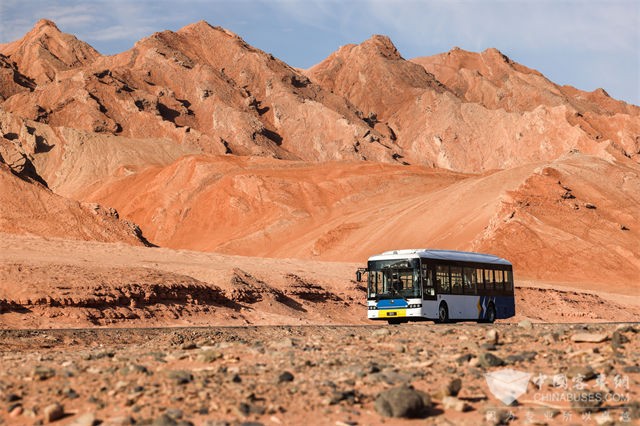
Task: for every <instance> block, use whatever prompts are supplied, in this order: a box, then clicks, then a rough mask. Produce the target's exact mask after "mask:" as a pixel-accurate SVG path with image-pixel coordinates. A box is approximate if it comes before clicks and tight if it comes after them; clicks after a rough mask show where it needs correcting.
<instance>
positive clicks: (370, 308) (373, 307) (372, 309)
mask: <svg viewBox="0 0 640 426" xmlns="http://www.w3.org/2000/svg"><path fill="white" fill-rule="evenodd" d="M376 309H378V307H377V306H369V310H370V311H375V310H376Z"/></svg>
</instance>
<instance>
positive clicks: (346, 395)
mask: <svg viewBox="0 0 640 426" xmlns="http://www.w3.org/2000/svg"><path fill="white" fill-rule="evenodd" d="M355 399H356V392H355V391H354V390H348V391H334V392H333V394H332V395H331V398H329V401H328V404H329V405H336V404H338V403H340V402H342V401H351V402H353V401H355Z"/></svg>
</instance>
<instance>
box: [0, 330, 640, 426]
mask: <svg viewBox="0 0 640 426" xmlns="http://www.w3.org/2000/svg"><path fill="white" fill-rule="evenodd" d="M637 327H638V326H637V325H635V326H633V325H620V326H616V325H611V324H601V325H594V324H592V325H588V326H587V325H551V324H534V325H532V324H530V323H526V322H523V323H521V324H520V325H493V326H491V325H487V326H477V325H437V326H434V325H430V324H415V325H405V326H384V327H376V326H368V327H367V326H365V327H362V326H361V327H357V326H346V327H337V326H303V327H298V326H296V327H291V326H269V327H240V328H238V327H231V328H229V327H226V328H224V327H223V328H180V329H146V330H141V329H121V330H97V329H93V330H66V331H55V330H50V331H0V338H1V341H2V346H0V359H1V360H2V367H3V368H2V369H0V398H1V400H2V401H3V402H2V404H1V405H2V410H0V423H2V422H6V423H7V424H41V423H42V422H43V421H45V422H56V421H58V422H59V423H61V424H70V425H93V424H96V423H98V422H102V423H100V424H102V425H105V426H106V425H130V424H136V425H139V424H152V425H185V426H186V425H193V424H198V425H200V424H202V425H236V424H237V425H246V426H248V425H280V424H285V425H297V424H302V423H306V424H317V425H378V424H394V425H395V424H398V425H404V424H406V425H414V424H435V425H477V424H490V425H496V424H511V425H531V424H537V425H557V424H566V425H577V424H594V425H596V424H599V425H603V424H608V425H613V424H617V425H627V424H629V425H630V424H638V422H640V403H639V400H638V398H639V397H640V395H639V390H640V386H639V385H640V346H639V343H640V339H638V338H637V333H638V331H639V330H638V328H637ZM505 369H511V370H515V371H516V372H519V373H512V374H524V375H525V376H524V382H523V383H524V388H523V389H522V392H521V394H520V393H518V394H517V401H518V402H517V403H515V404H512V405H509V406H507V405H505V404H504V403H503V402H502V400H501V399H499V398H497V397H496V395H498V396H500V397H504V395H505V394H504V393H499V392H492V389H494V390H495V388H494V387H493V384H492V385H491V387H490V385H489V382H488V381H487V379H486V376H485V374H486V373H494V374H497V373H500V372H502V373H503V374H504V371H505ZM528 375H530V376H528ZM572 400H574V401H578V402H571V401H572ZM390 416H391V417H390ZM411 418H414V419H411Z"/></svg>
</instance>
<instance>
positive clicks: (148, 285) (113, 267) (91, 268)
mask: <svg viewBox="0 0 640 426" xmlns="http://www.w3.org/2000/svg"><path fill="white" fill-rule="evenodd" d="M0 235H1V236H2V238H0V308H1V309H2V310H1V312H2V313H1V314H0V326H1V327H2V328H61V327H72V328H74V327H86V326H91V325H100V326H116V327H127V326H132V325H135V326H163V325H164V326H178V325H254V324H262V325H267V324H289V325H301V324H366V323H367V322H368V320H367V319H366V308H365V297H366V296H365V287H364V285H363V283H357V282H355V281H354V278H355V270H356V268H357V267H358V266H361V264H358V263H344V262H326V261H312V260H300V259H269V258H255V257H243V256H232V255H222V254H212V253H203V252H195V251H187V250H171V249H166V248H150V247H134V246H130V245H127V244H122V243H119V244H113V243H99V242H79V241H72V240H64V239H56V238H48V239H44V238H41V237H24V236H16V235H11V234H0ZM590 286H593V284H592V283H588V282H584V283H582V287H590ZM545 287H546V288H545ZM614 290H615V288H607V291H606V292H605V291H602V289H599V290H598V291H597V292H594V291H592V292H589V291H585V290H583V289H581V288H580V287H572V286H571V283H546V285H544V284H543V285H541V284H540V283H539V282H538V281H527V280H520V279H519V278H518V275H517V274H516V311H517V316H516V317H515V318H512V319H510V320H508V321H509V322H518V321H520V320H524V319H527V320H531V321H533V322H601V321H634V320H636V319H637V318H639V317H640V305H639V304H638V300H637V297H632V296H629V295H627V294H624V293H616V292H614Z"/></svg>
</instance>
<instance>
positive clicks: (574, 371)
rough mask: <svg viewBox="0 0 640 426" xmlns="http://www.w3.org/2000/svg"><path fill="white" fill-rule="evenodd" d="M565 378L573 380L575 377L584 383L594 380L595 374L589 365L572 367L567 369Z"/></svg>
mask: <svg viewBox="0 0 640 426" xmlns="http://www.w3.org/2000/svg"><path fill="white" fill-rule="evenodd" d="M566 375H567V377H568V378H570V379H573V378H575V377H580V378H581V379H582V380H584V381H588V380H591V379H595V378H596V372H595V371H593V368H592V367H591V366H590V365H587V366H582V365H574V366H571V367H569V369H568V370H567V373H566Z"/></svg>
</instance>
